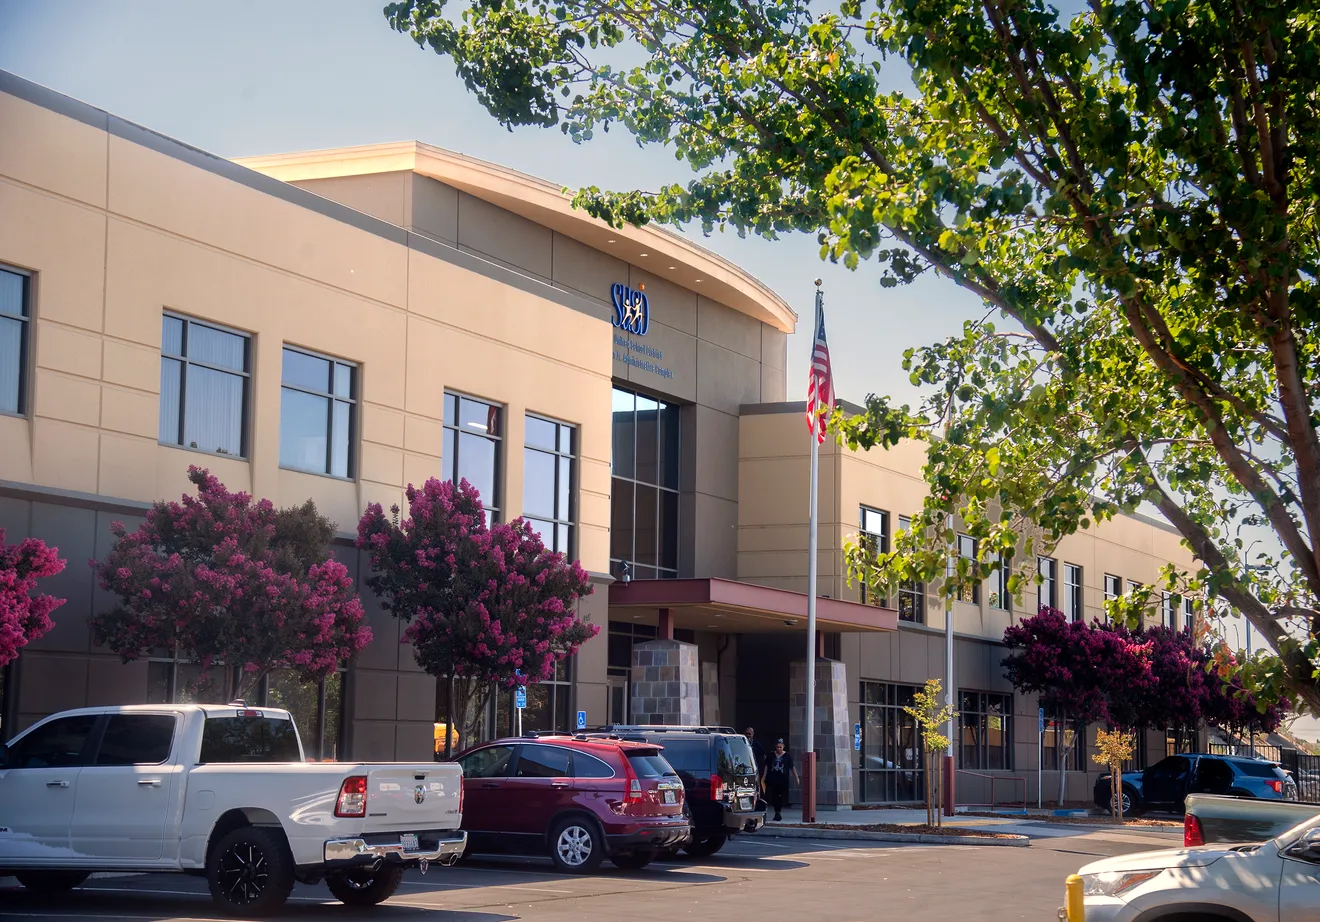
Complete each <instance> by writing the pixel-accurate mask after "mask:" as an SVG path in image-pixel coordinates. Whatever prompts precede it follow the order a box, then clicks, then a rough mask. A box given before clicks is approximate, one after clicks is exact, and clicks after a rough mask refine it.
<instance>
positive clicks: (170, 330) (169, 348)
mask: <svg viewBox="0 0 1320 922" xmlns="http://www.w3.org/2000/svg"><path fill="white" fill-rule="evenodd" d="M160 351H161V352H167V353H169V354H170V355H183V321H182V320H180V319H179V318H178V317H162V318H161V324H160Z"/></svg>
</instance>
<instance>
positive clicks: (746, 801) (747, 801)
mask: <svg viewBox="0 0 1320 922" xmlns="http://www.w3.org/2000/svg"><path fill="white" fill-rule="evenodd" d="M738 805H739V806H740V807H742V808H743V809H744V810H750V809H752V799H751V798H750V797H744V798H742V799H741V800H739V801H738Z"/></svg>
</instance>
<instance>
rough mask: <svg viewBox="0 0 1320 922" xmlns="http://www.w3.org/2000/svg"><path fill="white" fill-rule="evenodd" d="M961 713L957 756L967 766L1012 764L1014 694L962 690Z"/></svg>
mask: <svg viewBox="0 0 1320 922" xmlns="http://www.w3.org/2000/svg"><path fill="white" fill-rule="evenodd" d="M959 697H960V699H961V700H960V702H959V714H958V725H959V726H958V738H959V739H958V758H959V764H960V766H961V767H962V768H965V769H990V770H996V769H998V770H1004V769H1011V768H1012V767H1013V756H1012V752H1013V747H1012V744H1013V733H1012V720H1013V696H1012V695H996V694H992V693H989V692H963V693H962V694H961V695H960V696H959Z"/></svg>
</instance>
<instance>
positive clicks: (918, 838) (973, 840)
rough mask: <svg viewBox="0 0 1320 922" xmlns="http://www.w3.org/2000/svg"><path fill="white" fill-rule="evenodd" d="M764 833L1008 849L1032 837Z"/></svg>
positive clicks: (800, 830) (768, 830)
mask: <svg viewBox="0 0 1320 922" xmlns="http://www.w3.org/2000/svg"><path fill="white" fill-rule="evenodd" d="M757 835H761V836H779V837H780V838H784V839H842V840H845V841H852V842H856V841H862V842H907V843H908V844H913V845H998V846H1001V847H1008V848H1027V847H1029V846H1030V845H1031V839H1030V838H1028V837H1027V836H1019V835H1014V836H1013V837H1012V838H1005V839H992V838H990V837H989V836H960V835H947V836H939V835H928V834H925V833H917V832H868V831H866V830H861V829H858V830H852V829H812V828H810V827H807V826H765V827H762V830H761V832H759V833H757Z"/></svg>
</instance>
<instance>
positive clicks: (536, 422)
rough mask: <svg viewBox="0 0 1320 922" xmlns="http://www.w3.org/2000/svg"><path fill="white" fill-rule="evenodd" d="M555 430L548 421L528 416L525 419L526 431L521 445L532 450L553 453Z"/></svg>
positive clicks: (553, 425) (552, 424)
mask: <svg viewBox="0 0 1320 922" xmlns="http://www.w3.org/2000/svg"><path fill="white" fill-rule="evenodd" d="M556 428H557V427H556V426H555V424H554V423H552V422H550V420H548V419H541V418H540V417H538V416H529V417H527V431H526V433H525V434H524V436H523V444H525V445H530V446H532V447H533V448H544V449H545V450H546V451H554V450H555V430H556Z"/></svg>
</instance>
